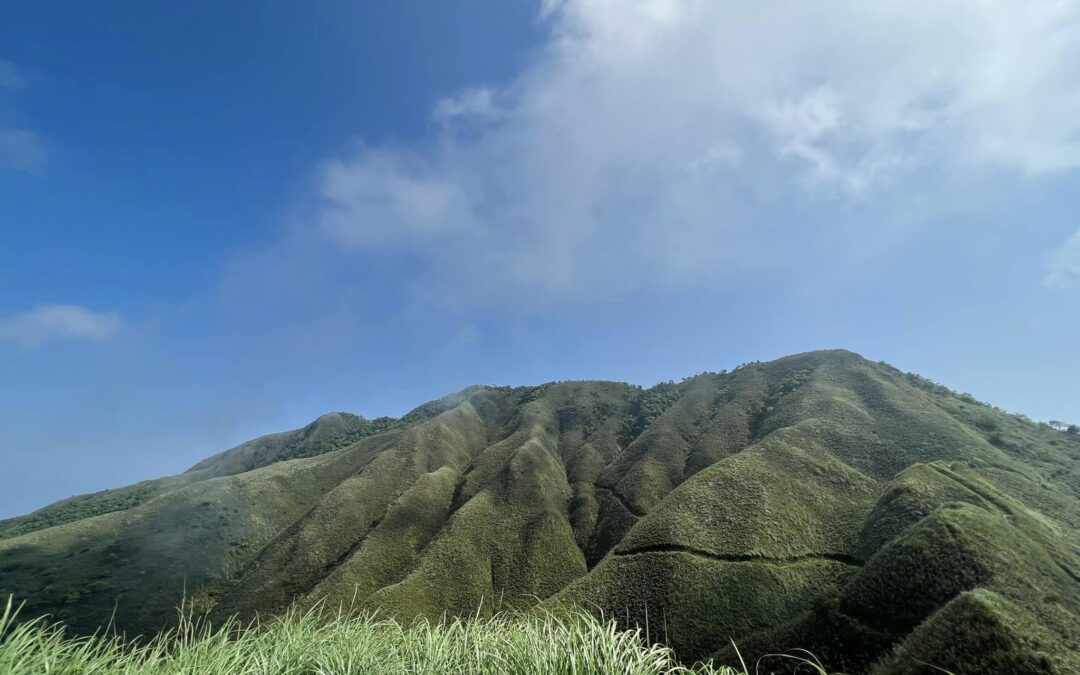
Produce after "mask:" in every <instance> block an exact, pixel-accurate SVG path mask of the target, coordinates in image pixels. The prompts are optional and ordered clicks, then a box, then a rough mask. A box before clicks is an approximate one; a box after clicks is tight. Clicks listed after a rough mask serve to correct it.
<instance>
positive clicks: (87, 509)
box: [0, 351, 1080, 673]
mask: <svg viewBox="0 0 1080 675" xmlns="http://www.w3.org/2000/svg"><path fill="white" fill-rule="evenodd" d="M1078 458H1080V437H1078V436H1076V435H1070V434H1067V433H1063V432H1059V431H1055V430H1053V429H1051V428H1050V427H1048V426H1045V425H1038V424H1034V423H1032V422H1030V421H1028V420H1026V419H1024V418H1021V417H1017V416H1012V415H1008V414H1005V413H1004V412H1001V411H999V410H996V409H994V408H992V407H990V406H987V405H984V404H981V403H978V402H976V401H975V400H973V399H972V398H971V397H968V396H964V395H957V394H955V393H953V392H950V391H948V390H946V389H944V388H942V387H940V386H937V385H934V384H933V383H931V382H929V381H927V380H924V379H922V378H919V377H916V376H912V375H907V374H904V373H901V372H899V371H897V370H896V369H894V368H892V367H890V366H887V365H885V364H879V363H873V362H870V361H867V360H865V359H863V358H861V357H859V356H858V355H855V354H852V353H850V352H845V351H827V352H813V353H808V354H801V355H796V356H792V357H787V358H784V359H780V360H778V361H774V362H770V363H753V364H747V365H746V366H744V367H741V368H738V369H737V370H735V371H733V372H725V373H705V374H701V375H698V376H696V377H692V378H688V379H686V380H684V381H682V382H679V383H667V384H663V385H659V386H657V387H653V388H651V389H644V390H643V389H641V388H639V387H634V386H631V385H627V384H619V383H611V382H563V383H551V384H547V385H542V386H539V387H522V388H506V387H473V388H470V389H467V390H465V391H463V392H460V393H458V394H455V395H453V396H450V397H447V398H446V399H442V400H440V401H436V402H433V403H429V404H427V405H425V406H422V407H421V408H418V409H417V410H416V411H414V412H413V413H410V414H409V415H407V416H406V417H404V418H402V419H400V420H389V419H385V418H384V419H381V420H374V421H368V420H363V419H362V418H358V417H355V416H349V415H343V414H332V415H328V416H324V417H323V418H320V419H319V420H317V421H316V422H314V423H313V424H312V425H309V426H308V427H306V428H305V429H301V430H297V431H294V432H287V433H285V434H277V435H274V436H270V437H265V438H263V439H257V440H256V441H252V442H250V443H247V444H245V445H243V446H240V447H238V448H236V449H233V450H231V451H227V452H225V453H222V454H221V455H218V456H216V457H214V458H211V459H209V460H207V461H205V462H202V463H200V464H199V465H197V466H196V467H194V468H193V469H192V470H191V471H189V472H187V473H185V474H181V475H180V476H174V477H171V478H164V479H160V480H158V481H149V482H147V483H142V484H139V485H136V486H132V487H130V488H122V489H120V490H114V491H110V492H106V493H100V494H98V495H90V496H85V497H80V498H75V499H73V500H68V501H66V502H60V503H58V504H56V505H53V506H51V507H47V508H46V509H42V510H41V511H38V512H36V513H34V514H30V515H29V516H25V517H22V518H17V519H13V520H10V521H6V522H4V523H0V593H7V592H10V593H14V594H15V595H16V597H17V598H19V599H20V600H25V601H26V602H27V603H28V606H27V609H26V615H28V616H33V615H38V614H43V613H51V614H53V615H55V616H56V617H57V618H59V619H60V620H62V621H65V622H67V623H68V624H70V625H71V626H72V627H73V628H74V629H75V630H76V631H78V632H83V633H86V632H92V631H93V630H95V629H97V628H98V627H99V626H101V625H102V624H104V623H106V622H108V621H109V619H110V617H113V616H115V624H116V626H117V627H119V628H120V629H122V630H125V631H127V632H128V633H129V634H134V633H138V632H145V633H148V632H154V631H156V630H157V629H159V628H161V627H163V626H168V625H170V622H172V621H174V617H175V611H174V610H175V607H176V605H177V603H178V602H179V601H180V599H181V598H182V597H186V598H188V602H189V605H190V606H191V608H192V609H194V610H195V611H197V612H201V611H204V610H209V611H210V612H211V615H212V616H213V617H216V618H217V619H218V620H221V619H223V618H225V617H228V616H231V615H233V614H238V615H239V616H241V617H245V618H246V617H251V616H254V615H255V613H256V612H258V613H260V614H261V615H264V616H265V615H267V614H272V613H274V612H279V611H282V610H284V609H285V608H287V607H289V606H290V605H292V604H293V603H295V604H296V605H297V606H298V607H301V608H306V607H311V606H313V605H315V604H316V603H319V602H320V601H324V602H328V603H330V605H331V606H336V605H337V604H339V603H349V602H353V600H354V599H355V601H356V602H357V603H358V604H359V605H360V606H361V607H362V608H364V609H369V610H374V609H378V610H379V611H381V612H383V613H384V614H385V615H386V616H393V617H396V618H400V619H404V620H408V619H413V618H416V617H425V618H428V619H432V620H433V619H437V618H438V617H441V616H443V614H444V613H447V614H448V615H451V616H454V615H467V614H471V613H473V612H475V611H476V608H477V607H483V608H484V609H483V612H490V611H495V609H496V608H498V609H502V610H521V609H526V608H531V607H534V606H537V605H538V604H539V605H541V606H544V607H552V606H564V605H567V604H577V605H581V606H584V607H588V608H589V609H590V610H591V611H596V612H603V613H604V614H605V616H608V617H614V618H615V619H616V620H617V621H619V623H620V625H622V626H643V627H645V628H646V629H647V630H648V631H649V633H650V635H654V636H660V637H661V639H663V640H664V641H665V642H666V643H667V644H669V645H670V646H671V647H672V648H673V649H674V650H675V651H676V653H677V654H678V655H679V657H680V658H681V659H683V660H684V661H686V662H693V661H695V660H698V659H707V658H714V659H716V661H717V662H718V663H725V664H736V663H737V662H738V659H737V656H736V654H735V653H734V652H733V651H732V649H731V639H734V640H735V642H736V643H738V644H739V645H740V647H741V648H744V655H746V656H747V657H748V658H749V659H755V658H756V657H757V656H758V655H760V654H762V653H765V652H768V651H776V650H784V649H788V648H794V647H802V648H806V649H809V650H811V651H813V652H814V653H815V654H817V655H818V656H819V657H820V658H821V659H822V660H823V661H824V663H825V664H826V665H827V666H828V667H829V668H831V669H834V670H846V671H854V672H865V671H873V672H875V673H905V672H921V671H920V669H922V668H925V666H922V665H920V662H921V661H931V662H933V663H934V664H935V665H938V666H940V667H943V668H947V669H949V670H952V671H954V672H956V673H965V672H988V671H990V672H998V671H1000V672H1061V673H1071V672H1080V657H1078V656H1077V654H1078V653H1080V619H1078V612H1080V553H1078V548H1077V543H1076V542H1078V541H1080V537H1078V536H1077V535H1078V531H1080V459H1078ZM930 654H933V655H934V658H933V659H930V658H927V656H928V655H930Z"/></svg>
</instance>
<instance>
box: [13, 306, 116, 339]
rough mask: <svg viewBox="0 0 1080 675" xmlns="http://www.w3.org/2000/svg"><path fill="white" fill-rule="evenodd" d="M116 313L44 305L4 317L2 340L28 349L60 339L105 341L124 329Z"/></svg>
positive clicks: (77, 307)
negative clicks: (121, 327) (121, 328)
mask: <svg viewBox="0 0 1080 675" xmlns="http://www.w3.org/2000/svg"><path fill="white" fill-rule="evenodd" d="M121 323H122V322H121V319H120V315H119V314H117V313H116V312H107V313H100V312H93V311H91V310H89V309H87V308H85V307H81V306H79V305H41V306H38V307H35V308H34V309H32V310H30V311H28V312H24V313H22V314H15V315H12V316H8V317H3V318H0V340H3V341H6V342H11V343H13V344H15V345H17V346H19V347H22V348H24V349H32V348H35V347H40V346H42V345H44V344H46V343H48V342H53V341H56V340H69V339H85V340H104V339H107V338H109V337H111V336H112V335H114V334H115V333H116V331H118V330H119V329H120V326H121Z"/></svg>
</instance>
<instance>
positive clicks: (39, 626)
mask: <svg viewBox="0 0 1080 675" xmlns="http://www.w3.org/2000/svg"><path fill="white" fill-rule="evenodd" d="M17 613H18V609H17V608H15V607H14V605H13V603H12V601H11V599H10V598H9V599H8V602H7V606H6V608H5V609H4V611H3V613H2V615H0V673H5V674H6V673H19V674H20V675H34V674H36V673H65V674H67V675H92V674H95V673H109V674H113V673H124V674H125V675H158V674H161V675H164V674H166V673H168V674H170V675H171V674H173V673H191V674H193V675H194V674H196V673H197V674H198V675H216V674H221V675H226V674H227V675H246V674H250V675H255V674H258V675H322V674H326V675H331V674H333V675H346V674H348V673H364V674H365V675H367V674H378V673H387V674H389V673H409V674H418V675H419V674H421V673H431V674H433V675H434V674H436V673H438V674H440V675H441V674H452V673H478V674H483V673H512V674H521V675H527V674H533V673H535V674H536V675H559V674H566V675H578V674H580V675H591V674H593V673H596V674H600V673H612V674H614V673H619V674H622V675H676V674H683V673H685V674H687V675H690V674H700V675H737V674H738V673H747V672H748V671H747V670H746V669H745V668H744V669H742V670H733V669H731V668H728V667H719V668H714V667H713V666H711V665H710V664H698V665H696V666H693V667H685V666H682V665H680V664H679V663H678V662H677V661H676V659H675V656H674V653H673V652H672V651H671V650H670V649H668V648H667V647H663V646H660V645H655V644H649V643H648V641H647V640H646V639H645V636H644V635H643V634H642V632H641V631H640V630H619V629H618V628H617V627H616V625H615V623H614V622H613V621H610V620H609V621H603V620H600V619H597V618H595V617H593V616H592V615H591V614H587V613H562V614H554V613H542V614H536V613H534V614H528V615H527V614H498V615H496V616H494V617H491V618H486V619H485V618H479V617H472V618H466V619H450V620H447V621H441V622H430V621H425V620H419V621H416V622H412V623H409V624H403V623H399V622H397V621H394V620H391V619H386V618H379V617H378V616H376V615H374V614H367V615H361V616H352V617H350V616H347V615H345V614H344V613H337V614H335V613H327V612H325V611H323V610H321V609H320V608H315V609H312V610H308V611H301V610H299V609H295V608H294V609H291V610H289V611H287V612H286V613H285V614H283V615H281V616H279V617H277V618H274V619H271V620H268V621H266V622H264V623H252V624H249V625H242V624H240V623H238V622H236V621H227V622H224V623H222V624H220V625H213V624H211V623H209V622H206V621H201V620H193V619H192V618H191V617H190V616H185V617H182V619H181V621H180V622H179V625H178V626H177V627H176V628H174V629H172V630H169V631H166V632H163V633H161V634H159V635H158V636H157V637H155V638H153V639H152V640H149V641H144V642H138V641H134V640H125V639H124V638H122V637H119V636H113V635H108V634H99V635H95V636H88V637H77V638H68V637H65V634H64V630H63V628H62V627H61V626H58V625H50V624H48V623H47V622H46V621H44V620H41V619H39V620H35V621H27V622H23V623H21V624H20V623H17V622H16V621H15V618H16V615H17ZM785 658H787V659H789V660H792V661H793V663H794V664H796V665H799V664H803V663H804V662H805V663H808V664H812V662H811V661H809V660H806V659H803V658H802V657H799V656H787V657H785ZM804 672H805V671H804ZM814 672H818V673H821V674H822V675H824V670H822V669H821V668H814Z"/></svg>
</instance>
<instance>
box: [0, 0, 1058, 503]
mask: <svg viewBox="0 0 1080 675" xmlns="http://www.w3.org/2000/svg"><path fill="white" fill-rule="evenodd" d="M1078 213H1080V2H1076V1H1074V0H1032V1H1031V2H1026V3H1016V2H1012V1H1010V0H985V1H980V2H976V1H974V0H955V1H952V2H944V3H943V2H929V1H924V0H904V1H902V2H901V1H900V0H882V1H881V2H876V3H865V2H854V1H846V0H839V1H837V2H830V3H804V2H794V1H792V2H780V1H776V0H765V1H763V2H758V3H750V4H748V3H743V2H734V1H730V0H641V1H637V0H551V1H547V2H527V1H525V0H512V1H509V2H475V1H472V0H469V1H466V0H447V1H446V2H439V3H431V2H426V1H424V0H403V1H400V2H394V3H388V2H368V3H355V2H345V1H335V0H320V1H318V2H311V3H295V2H286V1H284V0H277V1H268V2H261V3H216V2H215V3H210V2H191V3H135V2H127V3H121V2H107V1H104V2H97V3H78V4H77V5H71V4H68V5H65V7H64V11H62V12H61V11H56V8H55V7H54V6H52V4H51V3H47V2H46V3H42V2H23V1H22V0H15V1H14V2H11V3H7V4H6V5H5V11H4V18H3V21H0V382H2V383H3V385H2V387H0V518H2V517H7V516H13V515H17V514H19V513H24V512H28V511H30V510H32V509H35V508H39V507H41V506H44V505H45V504H48V503H50V502H52V501H55V500H57V499H61V498H64V497H67V496H70V495H73V494H79V493H84V492H91V491H97V490H102V489H105V488H109V487H117V486H120V485H124V484H128V483H131V482H135V481H138V480H143V479H147V478H151V477H156V476H161V475H167V474H171V473H177V472H180V471H183V470H185V469H186V468H188V467H189V466H191V465H192V464H194V463H195V462H197V461H198V460H200V459H202V458H203V457H205V456H207V455H209V454H212V453H214V452H217V451H220V450H222V449H225V448H227V447H231V446H233V445H236V444H238V443H240V442H242V441H244V440H247V439H249V438H252V437H254V436H258V435H261V434H264V433H270V432H274V431H280V430H284V429H289V428H295V427H299V426H302V425H304V424H306V423H307V422H309V421H310V420H312V419H314V418H315V417H317V416H318V415H320V414H322V413H325V412H329V411H334V410H345V411H350V412H355V413H358V414H362V415H364V416H367V417H375V416H379V415H392V416H399V415H401V414H404V413H405V412H407V411H408V410H410V409H412V408H413V407H415V406H417V405H419V404H421V403H423V402H425V401H428V400H432V399H435V398H439V397H441V396H443V395H446V394H448V393H450V392H453V391H457V390H459V389H462V388H464V387H465V386H468V385H471V384H476V383H484V384H511V385H521V384H537V383H542V382H547V381H552V380H565V379H612V380H620V381H629V382H633V383H637V384H641V385H645V386H648V385H651V384H654V383H656V382H659V381H663V380H668V379H676V380H677V379H679V378H681V377H685V376H688V375H692V374H695V373H698V372H702V371H706V370H708V371H716V370H722V369H731V368H733V367H735V366H737V365H738V364H740V363H742V362H745V361H751V360H768V359H772V358H776V357H779V356H783V355H786V354H790V353H797V352H803V351H808V350H813V349H820V348H831V347H843V348H847V349H851V350H853V351H857V352H859V353H861V354H863V355H864V356H866V357H867V358H870V359H873V360H884V361H888V362H890V363H892V364H894V365H896V366H897V367H899V368H901V369H903V370H907V371H913V372H918V373H920V374H922V375H924V376H926V377H929V378H931V379H933V380H936V381H938V382H941V383H943V384H945V385H947V386H949V387H952V388H954V389H957V390H959V391H964V392H970V393H971V394H973V395H975V396H976V397H977V398H979V399H981V400H985V401H987V402H990V403H992V404H994V405H997V406H999V407H1002V408H1005V409H1006V410H1010V411H1014V412H1021V413H1025V414H1027V415H1029V416H1031V417H1032V418H1034V419H1038V420H1064V421H1066V422H1072V421H1075V422H1080V387H1078V386H1077V383H1078V382H1080V358H1077V347H1078V345H1080V218H1078V216H1077V214H1078Z"/></svg>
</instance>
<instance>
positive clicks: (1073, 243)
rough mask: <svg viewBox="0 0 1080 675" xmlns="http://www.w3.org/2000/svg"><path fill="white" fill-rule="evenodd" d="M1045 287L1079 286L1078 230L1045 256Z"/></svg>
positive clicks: (1079, 240) (1079, 249) (1079, 231)
mask: <svg viewBox="0 0 1080 675" xmlns="http://www.w3.org/2000/svg"><path fill="white" fill-rule="evenodd" d="M1043 283H1044V284H1045V285H1046V287H1047V288H1054V289H1074V288H1080V230H1077V231H1076V234H1074V235H1073V236H1071V237H1069V238H1068V239H1067V240H1066V241H1065V243H1063V244H1062V245H1061V246H1060V247H1058V248H1057V249H1055V250H1054V251H1051V252H1050V253H1049V254H1047V256H1046V276H1045V277H1044V278H1043Z"/></svg>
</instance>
